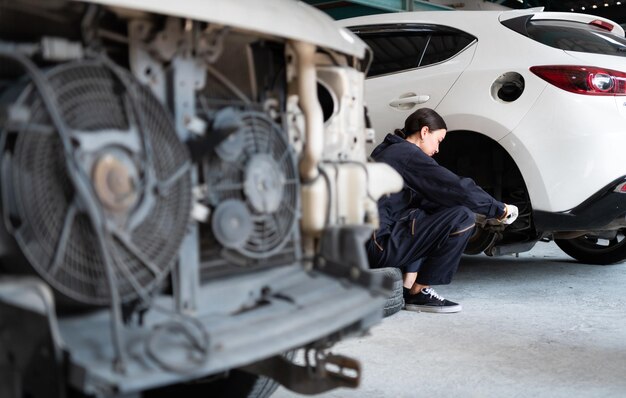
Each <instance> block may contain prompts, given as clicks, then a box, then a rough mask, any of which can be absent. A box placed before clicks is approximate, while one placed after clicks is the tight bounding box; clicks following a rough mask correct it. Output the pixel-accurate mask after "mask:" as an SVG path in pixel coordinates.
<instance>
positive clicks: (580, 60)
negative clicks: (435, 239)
mask: <svg viewBox="0 0 626 398" xmlns="http://www.w3.org/2000/svg"><path fill="white" fill-rule="evenodd" d="M339 24H341V25H343V26H345V27H348V28H349V29H350V30H352V31H353V32H354V33H356V34H357V35H358V36H359V37H361V38H362V39H363V40H364V41H365V42H366V43H368V45H369V46H370V47H371V49H372V50H373V53H374V57H373V62H372V64H371V68H370V70H369V75H368V79H367V81H366V97H365V98H366V101H367V105H368V108H369V115H370V117H371V120H372V123H373V126H374V128H375V130H376V134H377V135H376V142H380V141H381V140H382V139H383V138H384V136H385V135H386V134H387V133H391V132H393V130H394V128H399V127H402V126H403V121H404V119H405V118H406V117H407V116H408V115H409V114H410V113H412V112H413V111H415V110H416V109H418V108H420V107H429V108H433V109H435V110H436V111H437V112H438V113H439V114H441V115H442V116H443V118H444V119H445V121H446V123H447V125H448V135H447V138H446V140H445V142H444V144H443V145H442V147H441V153H439V154H438V155H437V157H436V159H437V161H438V162H439V163H440V164H442V165H444V166H446V167H448V168H449V169H451V170H452V171H454V172H456V173H457V174H460V175H464V176H469V177H472V178H473V179H475V180H476V181H477V183H479V184H480V185H481V186H482V187H483V188H484V189H486V190H487V191H488V192H490V193H491V194H492V195H494V196H495V197H497V198H499V199H500V200H502V201H504V202H506V203H513V204H516V205H517V206H518V207H519V208H520V213H521V214H520V217H519V220H518V221H517V222H515V223H514V224H513V225H512V226H511V228H508V229H507V230H505V231H487V230H484V229H482V230H478V232H477V233H476V234H475V236H474V238H473V239H472V240H471V242H470V244H469V245H468V250H467V252H469V253H480V252H481V251H486V252H487V253H488V254H504V253H514V252H521V251H525V250H529V249H530V248H532V246H533V245H534V243H535V242H537V241H538V240H551V239H554V240H555V241H556V243H557V244H558V245H559V246H560V247H561V248H562V249H563V250H564V251H565V252H566V253H568V254H569V255H571V256H572V257H574V258H576V259H578V260H580V261H583V262H587V263H596V264H609V263H615V262H621V261H623V260H624V259H626V240H625V239H624V231H625V229H624V228H625V227H626V220H625V217H624V216H625V214H626V157H625V156H624V152H625V149H626V58H625V56H626V40H625V39H624V30H623V29H622V28H621V27H620V26H619V25H618V24H616V23H615V22H613V21H611V20H608V19H604V18H600V17H597V16H591V15H582V14H574V13H555V12H543V11H542V9H528V10H512V11H454V12H447V11H441V12H413V13H397V14H383V15H374V16H366V17H359V18H352V19H346V20H342V21H339Z"/></svg>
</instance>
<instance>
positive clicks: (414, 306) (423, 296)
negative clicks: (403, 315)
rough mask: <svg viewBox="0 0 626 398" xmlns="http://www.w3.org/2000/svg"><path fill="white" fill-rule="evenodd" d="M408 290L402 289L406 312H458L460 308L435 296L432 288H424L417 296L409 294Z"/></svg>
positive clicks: (459, 305)
mask: <svg viewBox="0 0 626 398" xmlns="http://www.w3.org/2000/svg"><path fill="white" fill-rule="evenodd" d="M409 292H410V289H407V288H404V292H403V293H404V309H405V310H407V311H417V312H420V311H423V312H459V311H461V309H462V307H461V304H457V303H455V302H452V301H450V300H446V299H444V298H443V297H441V296H440V295H438V294H437V292H436V291H435V289H433V288H432V287H425V288H423V289H422V290H421V291H420V292H419V293H417V294H410V293H409Z"/></svg>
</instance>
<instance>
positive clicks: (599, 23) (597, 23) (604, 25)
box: [589, 19, 613, 32]
mask: <svg viewBox="0 0 626 398" xmlns="http://www.w3.org/2000/svg"><path fill="white" fill-rule="evenodd" d="M589 25H593V26H597V27H598V28H602V29H606V30H608V31H609V32H610V31H612V30H613V24H610V23H608V22H606V21H603V20H601V19H594V20H593V21H591V22H589Z"/></svg>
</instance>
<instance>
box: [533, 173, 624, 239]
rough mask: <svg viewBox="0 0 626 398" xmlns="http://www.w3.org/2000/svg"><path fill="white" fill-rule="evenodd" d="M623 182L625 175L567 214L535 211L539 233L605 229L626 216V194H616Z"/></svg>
mask: <svg viewBox="0 0 626 398" xmlns="http://www.w3.org/2000/svg"><path fill="white" fill-rule="evenodd" d="M624 182H626V176H622V177H620V178H617V179H615V180H614V181H613V182H611V183H610V184H608V185H606V186H605V187H604V188H602V189H601V190H599V191H598V192H596V193H595V194H593V195H592V196H590V197H589V198H588V199H586V200H585V201H584V202H582V203H581V204H579V205H578V206H576V207H574V208H573V209H572V210H570V211H568V212H563V213H552V212H547V211H541V210H535V211H534V212H533V213H534V221H535V226H536V228H537V231H542V232H556V231H601V230H603V229H604V228H605V227H607V226H608V225H609V224H610V223H611V222H613V221H615V220H616V219H618V218H619V217H624V216H626V193H619V192H615V188H616V187H617V186H618V185H620V184H622V183H624Z"/></svg>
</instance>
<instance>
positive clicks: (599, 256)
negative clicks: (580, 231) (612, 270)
mask: <svg viewBox="0 0 626 398" xmlns="http://www.w3.org/2000/svg"><path fill="white" fill-rule="evenodd" d="M554 242H555V243H556V244H557V246H559V247H560V248H561V250H563V251H564V252H565V253H567V254H568V255H569V256H571V257H573V258H575V259H576V260H578V261H580V262H581V263H586V264H598V265H609V264H615V263H621V262H622V261H624V260H626V237H625V231H624V230H620V231H619V232H618V233H617V236H616V237H615V239H612V240H610V241H607V242H608V243H607V244H600V243H599V240H598V239H597V238H594V237H592V236H581V237H578V238H575V239H555V240H554Z"/></svg>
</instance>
